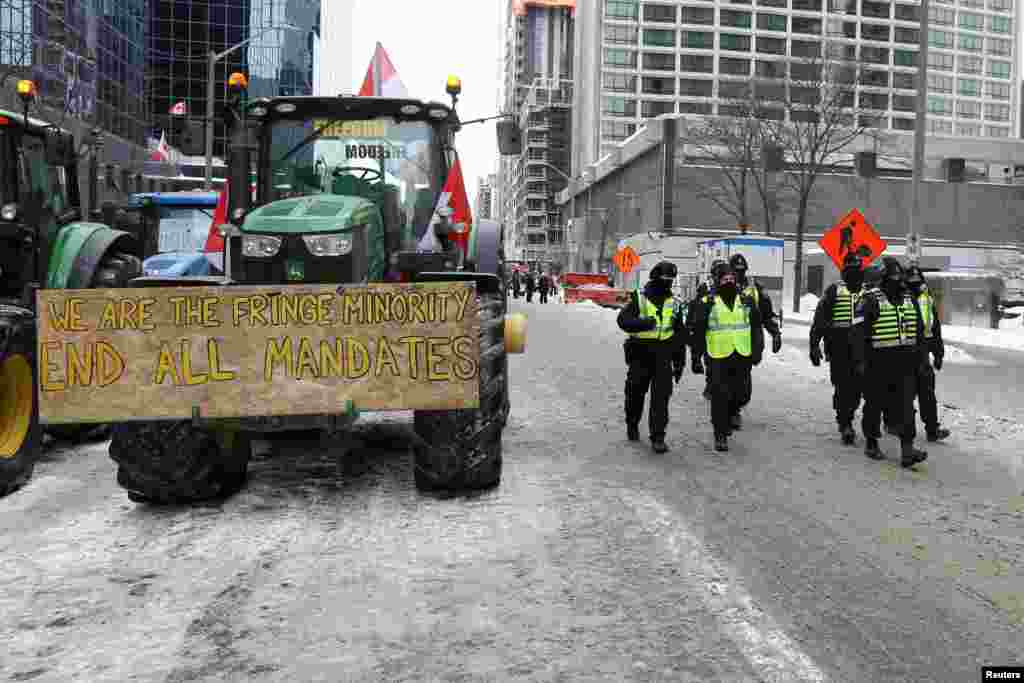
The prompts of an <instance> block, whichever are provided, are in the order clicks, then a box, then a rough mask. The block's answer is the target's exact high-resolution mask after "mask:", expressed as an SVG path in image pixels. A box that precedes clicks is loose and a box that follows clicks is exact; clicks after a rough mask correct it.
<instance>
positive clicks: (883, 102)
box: [860, 92, 889, 111]
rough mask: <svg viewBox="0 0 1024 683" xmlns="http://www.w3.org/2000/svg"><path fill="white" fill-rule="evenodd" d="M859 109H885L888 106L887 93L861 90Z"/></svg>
mask: <svg viewBox="0 0 1024 683" xmlns="http://www.w3.org/2000/svg"><path fill="white" fill-rule="evenodd" d="M860 106H861V109H880V110H882V111H885V110H886V109H888V108H889V95H888V94H886V93H875V92H862V93H861V94H860Z"/></svg>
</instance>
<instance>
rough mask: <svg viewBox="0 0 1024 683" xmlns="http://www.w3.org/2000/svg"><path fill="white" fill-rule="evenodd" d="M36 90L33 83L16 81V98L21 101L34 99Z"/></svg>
mask: <svg viewBox="0 0 1024 683" xmlns="http://www.w3.org/2000/svg"><path fill="white" fill-rule="evenodd" d="M38 92H39V91H38V90H37V89H36V84H35V81H30V80H27V79H26V80H20V81H18V97H20V98H21V99H23V100H29V99H32V98H34V97H35V96H36V95H37V94H38Z"/></svg>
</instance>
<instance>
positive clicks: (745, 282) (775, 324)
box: [729, 254, 782, 429]
mask: <svg viewBox="0 0 1024 683" xmlns="http://www.w3.org/2000/svg"><path fill="white" fill-rule="evenodd" d="M729 265H730V266H731V267H732V269H733V272H735V273H736V287H737V289H739V292H740V293H741V294H743V295H744V296H747V297H749V298H750V299H751V300H752V301H753V302H754V305H755V306H757V309H758V312H759V313H760V314H761V324H762V325H763V326H764V329H765V331H766V332H767V333H768V334H770V335H771V336H772V353H778V352H779V351H781V350H782V331H781V330H780V329H779V321H778V320H777V318H776V316H775V311H774V310H773V309H772V300H771V297H769V296H768V295H767V294H765V293H764V289H762V287H761V284H760V283H759V282H756V281H754V280H752V279H750V278H748V277H747V259H746V258H744V256H743V254H733V255H732V256H731V257H730V258H729ZM753 391H754V387H753V384H752V377H751V376H750V375H748V376H747V386H746V388H745V390H744V393H743V398H742V400H741V401H740V403H739V407H738V408H737V409H736V412H735V413H734V414H733V415H731V416H730V418H729V419H730V422H731V424H732V428H733V429H739V428H740V426H741V425H742V419H741V418H740V411H741V410H742V409H743V408H744V407H745V406H746V405H747V404H748V403H750V397H751V396H752V395H753Z"/></svg>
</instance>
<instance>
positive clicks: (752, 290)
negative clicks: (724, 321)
mask: <svg viewBox="0 0 1024 683" xmlns="http://www.w3.org/2000/svg"><path fill="white" fill-rule="evenodd" d="M740 294H742V295H743V296H749V297H750V298H751V299H752V300H753V301H754V305H755V306H760V305H761V293H760V292H758V291H757V284H756V283H755V282H754V281H753V279H751V280H749V281H748V282H747V286H746V287H744V288H743V291H742V292H740Z"/></svg>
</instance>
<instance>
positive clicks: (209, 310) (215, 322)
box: [201, 296, 220, 327]
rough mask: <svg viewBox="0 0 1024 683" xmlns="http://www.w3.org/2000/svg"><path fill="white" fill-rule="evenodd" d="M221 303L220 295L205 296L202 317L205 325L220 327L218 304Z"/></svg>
mask: <svg viewBox="0 0 1024 683" xmlns="http://www.w3.org/2000/svg"><path fill="white" fill-rule="evenodd" d="M219 303H220V297H219V296H205V297H203V314H202V318H201V319H202V325H203V327H220V319H219V317H218V310H217V304H219Z"/></svg>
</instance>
